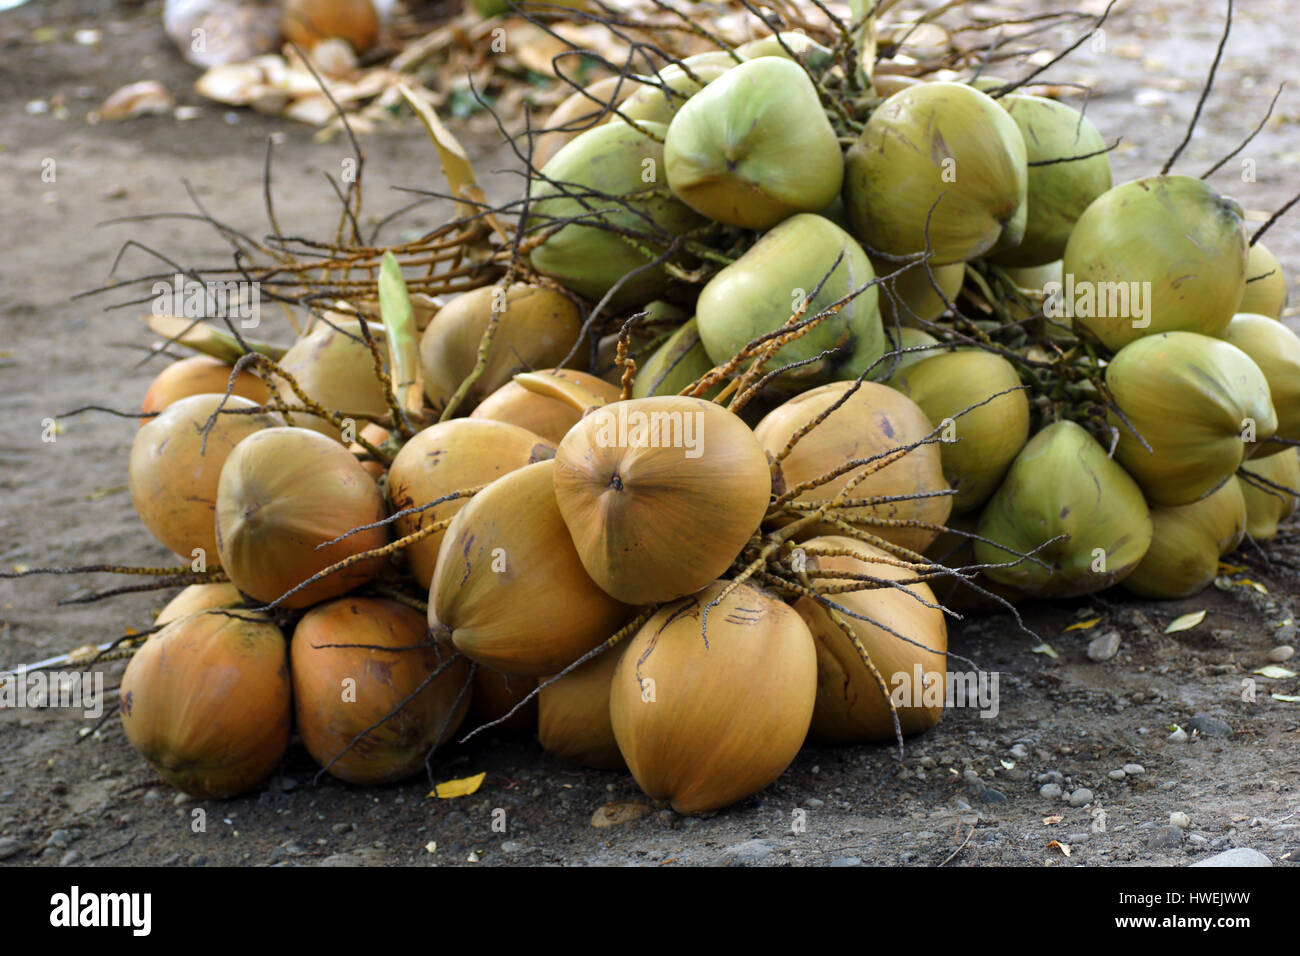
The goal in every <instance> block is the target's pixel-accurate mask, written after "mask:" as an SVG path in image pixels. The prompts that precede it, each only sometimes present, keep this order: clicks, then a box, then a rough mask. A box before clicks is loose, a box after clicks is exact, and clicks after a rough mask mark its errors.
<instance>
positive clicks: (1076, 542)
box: [975, 421, 1152, 597]
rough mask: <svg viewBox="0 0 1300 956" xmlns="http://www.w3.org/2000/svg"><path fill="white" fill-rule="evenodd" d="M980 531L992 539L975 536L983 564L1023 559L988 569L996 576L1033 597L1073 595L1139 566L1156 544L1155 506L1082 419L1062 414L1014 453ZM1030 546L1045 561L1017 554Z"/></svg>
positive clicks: (1109, 582) (1099, 587) (977, 556)
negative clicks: (1152, 510) (1153, 538)
mask: <svg viewBox="0 0 1300 956" xmlns="http://www.w3.org/2000/svg"><path fill="white" fill-rule="evenodd" d="M979 535H980V537H981V538H984V539H987V540H983V541H979V540H977V541H976V542H975V559H976V561H977V562H978V563H980V564H989V565H999V564H1006V563H1008V562H1019V563H1015V564H1012V565H1011V566H1010V567H990V568H987V569H986V570H985V574H987V575H988V576H989V577H990V578H991V579H992V580H994V581H997V582H999V583H1002V584H1006V585H1009V586H1011V587H1014V588H1016V589H1018V590H1020V591H1024V592H1025V593H1027V594H1031V595H1033V596H1035V597H1076V596H1078V595H1081V594H1091V593H1093V592H1095V591H1101V590H1103V589H1105V588H1108V587H1110V586H1111V585H1112V584H1115V583H1117V582H1119V581H1122V580H1123V579H1124V577H1125V576H1126V575H1127V574H1129V573H1130V572H1131V571H1132V570H1133V569H1134V568H1136V567H1137V565H1138V562H1140V561H1141V560H1142V557H1143V555H1145V554H1146V552H1147V548H1148V547H1149V546H1150V544H1151V535H1152V526H1151V513H1150V511H1149V510H1148V508H1147V504H1146V502H1145V501H1144V500H1143V498H1142V491H1141V489H1140V488H1139V487H1138V485H1137V482H1135V481H1134V480H1133V479H1132V478H1130V477H1129V475H1128V473H1127V472H1125V471H1124V469H1123V468H1121V467H1120V466H1119V465H1117V464H1116V463H1115V462H1114V461H1112V460H1111V459H1109V458H1108V457H1106V449H1104V448H1102V447H1101V445H1100V444H1099V443H1098V442H1097V440H1096V439H1095V438H1093V437H1092V436H1091V435H1090V434H1088V432H1087V431H1086V430H1085V429H1084V428H1082V427H1081V426H1079V425H1076V424H1075V423H1074V422H1071V421H1059V422H1055V423H1054V424H1051V425H1048V426H1047V427H1046V428H1044V429H1043V430H1042V431H1040V432H1039V433H1038V434H1036V435H1035V436H1034V437H1033V438H1031V439H1030V440H1029V443H1028V444H1027V445H1025V447H1024V449H1023V450H1022V451H1021V452H1020V454H1019V455H1018V456H1016V460H1015V462H1014V463H1013V464H1012V465H1011V470H1010V471H1008V472H1007V476H1006V479H1005V480H1004V481H1003V482H1002V486H1001V487H1000V488H998V490H997V491H996V492H995V493H994V495H993V497H992V499H990V500H989V503H988V505H987V506H986V507H985V509H984V514H983V516H982V517H981V519H980V523H979ZM1060 535H1064V536H1065V537H1064V538H1063V539H1062V540H1060V541H1055V542H1052V543H1050V544H1049V543H1048V542H1049V541H1051V540H1052V539H1053V538H1056V537H1058V536H1060ZM1035 549H1038V550H1035ZM1030 551H1034V557H1035V558H1037V559H1038V561H1039V562H1042V563H1041V564H1040V563H1036V562H1035V561H1033V560H1020V556H1021V555H1024V554H1028V553H1029V552H1030ZM1044 565H1045V566H1044Z"/></svg>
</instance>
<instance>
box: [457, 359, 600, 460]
mask: <svg viewBox="0 0 1300 956" xmlns="http://www.w3.org/2000/svg"><path fill="white" fill-rule="evenodd" d="M536 374H537V375H540V376H548V377H551V378H557V379H562V380H564V381H568V382H572V383H574V384H575V385H578V386H580V387H581V388H583V389H585V390H587V391H589V392H591V393H592V395H593V396H594V397H596V398H598V399H600V402H599V403H598V404H604V403H605V402H612V401H615V400H617V399H618V396H619V390H618V388H616V387H615V386H613V385H610V384H609V383H608V382H606V381H604V380H603V379H600V378H597V377H596V376H595V375H591V374H589V373H587V372H578V371H575V370H573V369H567V368H558V369H557V368H548V369H542V370H541V371H539V372H537V373H536ZM469 417H470V418H483V419H487V420H489V421H498V422H506V423H508V424H510V425H517V426H518V427H520V428H526V429H528V430H529V431H530V432H532V433H534V434H535V435H537V436H538V437H540V438H542V439H543V440H545V441H548V442H550V443H551V444H553V445H558V444H559V443H560V441H561V439H563V438H564V436H565V435H566V434H567V433H568V431H569V429H570V428H572V427H573V426H574V425H576V424H578V420H579V419H580V418H582V409H580V408H577V407H575V406H574V405H573V403H571V402H568V401H564V400H563V399H558V398H555V397H554V396H551V395H544V394H540V393H539V392H536V391H534V390H533V389H530V388H528V387H527V386H525V385H521V384H520V383H519V382H513V381H511V382H507V383H506V384H504V385H502V386H501V387H500V388H498V389H497V390H496V391H495V392H493V393H492V394H491V395H489V396H488V397H487V398H485V399H483V401H481V402H479V404H478V406H477V407H476V408H475V409H474V411H473V412H471V413H470V416H469Z"/></svg>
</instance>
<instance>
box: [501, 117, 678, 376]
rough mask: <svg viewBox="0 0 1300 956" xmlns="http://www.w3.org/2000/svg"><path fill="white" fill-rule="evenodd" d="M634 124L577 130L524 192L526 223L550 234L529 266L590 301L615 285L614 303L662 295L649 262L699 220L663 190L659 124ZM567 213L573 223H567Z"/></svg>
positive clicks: (660, 273) (663, 279)
mask: <svg viewBox="0 0 1300 956" xmlns="http://www.w3.org/2000/svg"><path fill="white" fill-rule="evenodd" d="M640 125H641V127H642V129H644V130H645V132H642V131H641V130H638V129H634V128H633V127H631V126H628V125H627V124H626V123H611V124H609V125H606V126H598V127H596V128H595V129H590V130H587V131H586V132H585V133H582V134H581V135H579V136H578V137H576V138H575V139H574V140H573V141H572V142H571V143H568V144H567V145H565V146H564V147H563V148H562V149H561V150H560V151H559V152H558V153H556V154H555V156H553V157H552V158H551V160H550V162H548V163H547V164H546V165H545V166H544V167H543V168H542V171H541V176H540V177H538V178H536V179H534V180H533V183H532V186H531V193H530V195H531V197H532V203H531V206H530V209H529V213H530V215H529V220H528V223H527V229H528V230H529V232H530V234H535V233H539V232H542V233H550V234H549V235H547V237H546V239H545V241H544V242H542V243H541V245H539V246H537V247H536V248H535V249H533V251H532V252H531V253H530V254H529V257H530V261H531V262H532V265H533V267H534V268H535V269H537V271H538V272H541V273H543V274H545V275H548V276H551V277H552V278H554V279H557V280H559V281H560V282H561V283H562V284H563V285H564V286H565V287H566V288H569V289H572V290H573V291H574V292H577V293H578V294H579V295H582V296H584V297H586V298H588V299H592V300H598V299H601V298H602V297H603V296H604V295H605V294H606V293H607V292H610V291H611V290H612V289H613V288H614V286H615V285H617V284H619V283H621V285H619V288H618V291H617V292H615V293H614V295H613V296H612V298H611V300H610V304H611V305H612V306H613V307H614V308H622V307H624V306H630V305H638V304H640V303H642V302H645V301H647V300H648V299H652V298H654V297H655V296H657V295H659V294H660V293H662V292H663V291H664V289H666V288H667V286H668V281H669V276H668V272H667V270H666V269H665V268H664V267H663V265H662V264H659V265H655V264H654V263H655V262H656V260H658V259H659V258H660V257H661V256H663V255H665V254H666V253H667V251H668V249H669V247H670V245H671V244H672V242H673V240H674V239H675V238H676V237H678V236H680V235H682V234H683V233H686V232H688V231H690V230H691V229H694V228H696V227H697V226H700V225H702V224H703V220H701V218H700V217H699V215H698V214H697V213H695V212H694V211H693V210H692V209H691V208H690V207H689V206H687V205H686V204H685V203H683V202H682V201H681V200H680V199H678V198H677V197H676V196H674V195H673V194H672V191H671V190H670V189H669V188H668V183H667V177H666V176H665V175H664V173H663V158H664V157H663V146H662V145H661V144H662V143H663V138H664V135H665V134H666V133H667V127H665V126H664V125H663V124H661V123H649V122H647V123H642V124H640ZM646 133H650V134H652V135H646ZM652 136H653V137H654V138H652ZM593 193H598V194H599V195H593ZM603 197H612V198H603ZM575 217H580V219H581V221H574V222H569V221H567V220H570V219H574V218H575ZM556 227H558V228H556ZM551 229H555V231H554V232H553V233H552V232H551V231H550V230H551ZM552 364H553V363H552Z"/></svg>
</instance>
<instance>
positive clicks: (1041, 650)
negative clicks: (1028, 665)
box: [1033, 642, 1061, 661]
mask: <svg viewBox="0 0 1300 956" xmlns="http://www.w3.org/2000/svg"><path fill="white" fill-rule="evenodd" d="M1033 653H1035V654H1046V655H1047V656H1048V657H1050V658H1051V659H1052V660H1054V661H1055V660H1060V658H1061V655H1060V654H1058V653H1056V650H1055V649H1054V648H1053V647H1052V645H1051V644H1048V643H1046V642H1044V643H1042V644H1039V645H1038V646H1037V647H1035V648H1034V650H1033Z"/></svg>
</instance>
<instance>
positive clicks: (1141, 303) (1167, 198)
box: [1057, 176, 1246, 350]
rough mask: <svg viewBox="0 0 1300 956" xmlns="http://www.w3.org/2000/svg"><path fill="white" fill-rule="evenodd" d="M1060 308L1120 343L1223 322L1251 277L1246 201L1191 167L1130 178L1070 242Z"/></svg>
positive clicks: (1209, 331)
mask: <svg viewBox="0 0 1300 956" xmlns="http://www.w3.org/2000/svg"><path fill="white" fill-rule="evenodd" d="M1064 274H1065V275H1064V279H1065V282H1064V288H1063V289H1062V290H1059V292H1060V295H1059V297H1058V305H1059V309H1058V310H1057V311H1062V310H1063V312H1064V314H1065V315H1066V316H1067V317H1069V318H1071V319H1073V321H1074V324H1075V326H1076V327H1078V326H1083V327H1085V328H1087V329H1089V330H1090V331H1091V332H1092V333H1093V334H1094V335H1096V336H1097V338H1099V339H1101V341H1102V342H1103V343H1105V345H1106V347H1107V348H1110V349H1115V350H1119V349H1121V348H1123V347H1124V346H1125V345H1127V344H1128V343H1130V342H1133V341H1135V340H1136V339H1139V338H1141V337H1142V336H1144V335H1155V334H1156V333H1158V332H1175V331H1177V332H1200V333H1201V334H1203V335H1216V334H1218V333H1219V332H1221V331H1223V329H1224V327H1226V326H1227V324H1228V322H1229V321H1231V319H1232V316H1233V314H1234V313H1236V311H1237V307H1238V305H1240V303H1241V297H1242V292H1243V291H1244V289H1245V284H1246V232H1245V228H1244V223H1243V220H1242V213H1241V207H1240V206H1239V205H1238V204H1237V203H1236V202H1235V201H1233V200H1231V199H1227V198H1225V197H1223V196H1220V195H1219V194H1218V193H1217V192H1215V191H1214V189H1212V188H1211V187H1210V186H1208V185H1206V184H1205V183H1204V182H1202V181H1201V180H1199V179H1193V178H1192V177H1190V176H1153V177H1151V178H1149V179H1138V180H1134V181H1133V182H1128V183H1124V184H1123V185H1120V186H1116V187H1115V188H1113V189H1111V190H1109V191H1107V192H1105V193H1103V194H1102V195H1101V196H1100V197H1098V199H1097V200H1096V201H1095V202H1093V204H1092V205H1091V206H1089V207H1088V208H1087V209H1086V210H1084V213H1083V215H1082V216H1080V217H1079V221H1078V222H1077V223H1076V224H1075V227H1074V231H1073V232H1071V233H1070V241H1069V242H1068V243H1067V244H1066V247H1065V256H1064Z"/></svg>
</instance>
